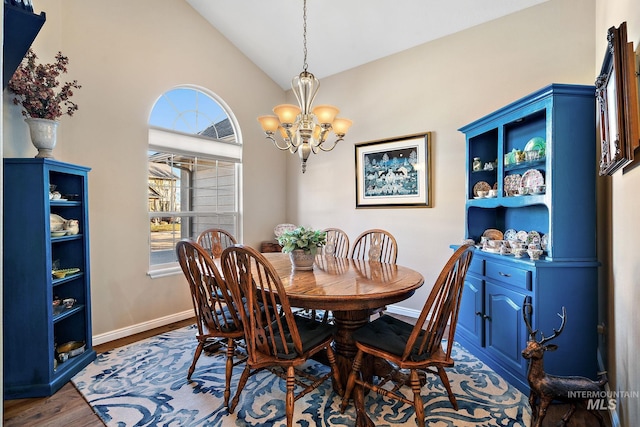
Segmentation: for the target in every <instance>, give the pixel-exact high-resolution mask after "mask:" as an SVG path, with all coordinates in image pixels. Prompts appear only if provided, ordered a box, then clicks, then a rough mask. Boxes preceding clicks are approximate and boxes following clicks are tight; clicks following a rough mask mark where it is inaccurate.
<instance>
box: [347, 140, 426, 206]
mask: <svg viewBox="0 0 640 427" xmlns="http://www.w3.org/2000/svg"><path fill="white" fill-rule="evenodd" d="M355 156H356V159H355V160H356V208H389V207H421V208H428V207H431V132H424V133H419V134H413V135H406V136H402V137H397V138H390V139H381V140H377V141H369V142H364V143H360V144H357V145H356V146H355Z"/></svg>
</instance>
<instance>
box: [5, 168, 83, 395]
mask: <svg viewBox="0 0 640 427" xmlns="http://www.w3.org/2000/svg"><path fill="white" fill-rule="evenodd" d="M88 172H89V168H86V167H83V166H77V165H72V164H68V163H63V162H59V161H56V160H51V159H8V158H7V159H4V189H3V191H4V214H3V242H2V244H3V248H2V249H3V250H2V253H3V266H4V280H3V322H2V327H3V334H4V397H5V399H15V398H24V397H38V396H49V395H51V394H53V393H55V392H56V391H57V390H58V389H60V388H61V387H62V386H63V385H64V384H65V383H66V382H67V381H68V380H69V379H70V378H71V377H72V376H74V375H75V374H76V373H78V372H79V371H80V370H81V369H82V368H84V367H85V366H86V365H87V364H89V363H90V362H91V361H92V360H93V359H94V358H95V357H96V354H95V351H94V350H93V347H92V339H91V296H90V263H89V216H88V191H87V175H88ZM50 185H55V186H56V191H57V192H59V193H61V195H62V198H60V199H50V194H49V193H50V191H49V190H50ZM65 196H66V197H65ZM61 219H67V220H70V219H74V220H77V221H78V229H77V232H76V231H72V230H70V231H68V232H66V233H52V228H59V223H60V221H61ZM59 234H64V235H59ZM53 270H67V271H69V273H68V274H66V275H65V276H64V277H59V276H62V274H64V273H66V272H60V273H61V274H58V275H57V276H58V277H56V276H54V275H53ZM64 299H67V300H68V301H67V303H68V305H65V304H64V303H63V302H62V300H64ZM68 343H79V344H77V345H79V346H81V345H82V344H84V347H80V349H78V350H76V351H73V352H69V351H64V350H67V349H63V348H61V346H63V345H64V344H68ZM82 349H84V351H82ZM57 350H60V351H57Z"/></svg>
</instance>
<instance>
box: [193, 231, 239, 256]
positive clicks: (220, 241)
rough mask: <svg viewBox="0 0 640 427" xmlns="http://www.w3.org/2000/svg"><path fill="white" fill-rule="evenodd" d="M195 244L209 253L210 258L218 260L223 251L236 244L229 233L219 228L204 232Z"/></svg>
mask: <svg viewBox="0 0 640 427" xmlns="http://www.w3.org/2000/svg"><path fill="white" fill-rule="evenodd" d="M196 242H197V243H198V244H199V245H200V246H202V247H203V248H204V249H205V250H206V251H207V252H209V256H211V257H212V258H220V255H222V251H223V250H225V249H226V248H228V247H229V246H233V245H235V244H236V243H238V242H237V241H236V238H235V237H233V235H232V234H231V233H229V232H228V231H226V230H223V229H221V228H209V229H208V230H204V231H203V232H202V233H200V234H199V235H198V238H197V240H196Z"/></svg>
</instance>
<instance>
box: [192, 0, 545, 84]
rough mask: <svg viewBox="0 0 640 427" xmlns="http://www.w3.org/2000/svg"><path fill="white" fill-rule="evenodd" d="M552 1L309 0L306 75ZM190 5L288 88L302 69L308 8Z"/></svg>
mask: <svg viewBox="0 0 640 427" xmlns="http://www.w3.org/2000/svg"><path fill="white" fill-rule="evenodd" d="M546 1H549V0H307V47H308V55H307V63H308V66H309V68H308V70H309V71H310V72H312V73H314V74H315V75H316V77H318V78H319V79H322V78H323V77H326V76H330V75H332V74H336V73H338V72H341V71H344V70H348V69H350V68H354V67H357V66H359V65H362V64H365V63H367V62H371V61H374V60H376V59H380V58H383V57H385V56H389V55H392V54H394V53H397V52H400V51H403V50H406V49H409V48H411V47H414V46H417V45H420V44H423V43H426V42H428V41H431V40H434V39H437V38H440V37H444V36H446V35H449V34H453V33H455V32H458V31H462V30H464V29H467V28H470V27H473V26H476V25H479V24H482V23H484V22H488V21H491V20H494V19H497V18H500V17H502V16H505V15H508V14H511V13H514V12H517V11H519V10H522V9H525V8H528V7H531V6H535V5H537V4H540V3H543V2H546ZM187 2H188V3H189V4H190V5H191V6H192V7H193V8H194V9H195V10H196V11H197V12H198V13H200V14H201V15H202V16H203V17H204V18H205V19H206V20H207V21H209V22H210V23H211V25H213V26H214V27H215V28H216V29H217V30H218V31H220V32H221V33H222V34H223V35H224V36H225V37H226V38H227V39H229V40H230V41H231V43H233V44H234V45H235V46H236V47H237V48H238V49H239V50H240V51H242V52H243V53H244V54H245V55H246V56H247V57H249V58H250V59H251V60H252V61H253V62H254V63H255V64H256V65H257V66H258V67H260V68H261V69H262V70H263V71H264V72H265V73H266V74H267V75H269V76H270V77H271V78H272V79H273V80H274V81H275V82H277V83H278V84H279V85H280V86H281V87H282V88H283V89H289V88H290V83H291V78H292V77H293V76H294V75H297V74H298V73H300V71H302V66H303V43H302V35H303V19H302V9H303V1H302V0H187ZM523 30H526V29H523Z"/></svg>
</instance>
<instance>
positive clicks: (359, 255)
mask: <svg viewBox="0 0 640 427" xmlns="http://www.w3.org/2000/svg"><path fill="white" fill-rule="evenodd" d="M349 258H353V259H363V260H368V261H380V262H386V263H390V264H395V263H396V261H397V259H398V243H397V242H396V239H395V237H393V235H392V234H391V233H389V232H388V231H386V230H381V229H378V228H374V229H371V230H367V231H364V232H363V233H362V234H360V235H359V236H358V237H357V238H356V240H355V241H354V243H353V248H352V249H351V254H350V255H349Z"/></svg>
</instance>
